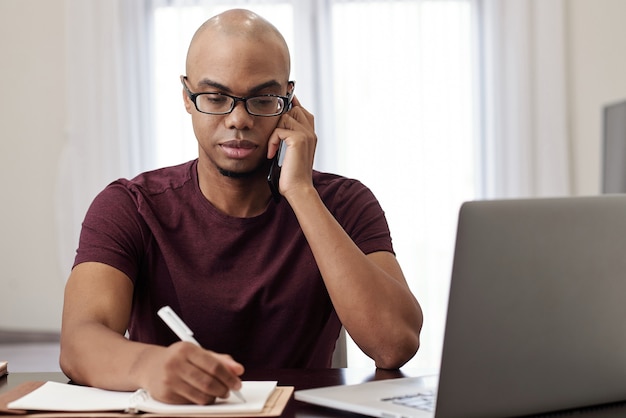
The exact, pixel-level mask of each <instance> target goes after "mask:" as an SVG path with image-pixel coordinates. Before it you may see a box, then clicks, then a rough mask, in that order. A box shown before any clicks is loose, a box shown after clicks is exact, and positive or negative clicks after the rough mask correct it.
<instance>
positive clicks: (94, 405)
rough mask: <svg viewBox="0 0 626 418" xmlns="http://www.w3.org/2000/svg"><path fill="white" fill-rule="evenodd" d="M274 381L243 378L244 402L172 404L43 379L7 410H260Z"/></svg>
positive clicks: (176, 412)
mask: <svg viewBox="0 0 626 418" xmlns="http://www.w3.org/2000/svg"><path fill="white" fill-rule="evenodd" d="M276 383H277V382H275V381H260V382H255V381H244V382H242V389H241V393H242V395H243V396H244V397H245V399H246V402H242V401H240V400H239V399H237V397H235V396H230V397H229V398H228V399H218V400H217V401H216V402H215V403H214V404H212V405H173V404H167V403H163V402H159V401H156V400H154V399H152V398H151V397H150V395H149V394H148V393H147V392H146V391H144V390H138V391H136V392H117V391H109V390H103V389H98V388H93V387H86V386H77V385H71V384H66V383H58V382H46V383H44V384H43V385H42V386H40V387H39V388H37V389H35V390H33V391H32V392H30V393H28V394H26V395H25V396H23V397H21V398H19V399H17V400H15V401H13V402H10V403H9V404H8V407H9V408H11V409H21V410H34V411H65V412H98V411H125V412H129V413H137V412H150V413H156V414H167V415H212V414H236V413H250V414H253V413H258V412H261V411H262V410H263V408H264V406H265V404H266V402H267V401H268V399H269V398H270V395H272V393H273V392H274V391H275V390H276V388H277V387H276Z"/></svg>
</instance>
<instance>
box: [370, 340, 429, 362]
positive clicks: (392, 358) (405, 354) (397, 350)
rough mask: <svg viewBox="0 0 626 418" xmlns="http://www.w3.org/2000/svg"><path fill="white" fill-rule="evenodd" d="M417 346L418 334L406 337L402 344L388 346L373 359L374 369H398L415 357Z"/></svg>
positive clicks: (418, 342) (418, 341)
mask: <svg viewBox="0 0 626 418" xmlns="http://www.w3.org/2000/svg"><path fill="white" fill-rule="evenodd" d="M419 346H420V340H419V333H417V334H415V335H413V336H411V337H407V338H405V339H404V341H403V342H402V343H400V344H394V345H393V346H389V347H387V348H386V349H385V350H383V351H382V352H381V353H380V354H379V355H377V356H376V357H375V358H374V362H375V364H376V367H377V368H379V369H389V370H395V369H399V368H400V367H402V366H404V365H405V364H406V363H407V362H408V361H409V360H411V359H412V358H413V357H414V356H415V354H416V353H417V350H418V349H419Z"/></svg>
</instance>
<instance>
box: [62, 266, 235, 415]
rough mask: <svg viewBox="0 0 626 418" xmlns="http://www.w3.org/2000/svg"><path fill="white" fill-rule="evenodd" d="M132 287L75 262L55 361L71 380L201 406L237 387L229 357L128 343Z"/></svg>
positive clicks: (104, 270)
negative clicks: (148, 393)
mask: <svg viewBox="0 0 626 418" xmlns="http://www.w3.org/2000/svg"><path fill="white" fill-rule="evenodd" d="M132 295H133V285H132V282H131V281H130V279H129V278H128V277H127V276H126V275H125V274H124V273H122V272H121V271H119V270H117V269H115V268H113V267H110V266H108V265H105V264H101V263H83V264H79V265H78V266H76V267H75V268H74V269H73V270H72V273H71V275H70V278H69V279H68V282H67V285H66V289H65V301H64V306H63V323H62V330H61V356H60V364H61V368H62V370H63V371H64V373H65V374H66V375H67V376H68V377H69V378H70V379H72V380H74V381H75V382H77V383H81V384H86V385H90V386H95V387H100V388H104V389H111V390H128V391H131V390H135V389H138V388H144V389H147V390H148V391H149V392H150V393H151V395H152V396H154V397H155V398H156V399H159V400H162V401H165V402H170V403H190V402H192V403H198V404H206V403H211V402H213V401H214V400H215V397H216V396H227V394H228V391H229V390H230V389H239V388H240V385H241V382H240V380H239V378H238V376H239V375H241V374H242V373H243V367H242V366H241V365H240V364H239V363H236V362H235V361H233V360H232V359H231V358H230V357H229V356H226V355H222V354H217V353H213V352H210V351H208V350H204V349H202V348H200V347H196V346H195V345H193V344H190V343H182V342H180V343H176V344H172V345H171V346H170V347H160V346H156V345H150V344H143V343H138V342H133V341H129V340H127V339H126V338H125V337H124V333H125V332H126V327H127V325H128V321H129V318H130V309H131V303H132Z"/></svg>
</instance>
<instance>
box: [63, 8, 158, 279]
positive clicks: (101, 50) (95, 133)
mask: <svg viewBox="0 0 626 418" xmlns="http://www.w3.org/2000/svg"><path fill="white" fill-rule="evenodd" d="M150 7H151V6H150V2H149V1H147V0H133V1H127V0H106V1H102V0H66V11H67V16H66V17H67V19H66V22H67V27H66V36H67V38H66V53H67V73H66V74H67V86H68V90H67V103H66V106H67V109H68V112H67V114H68V120H67V138H66V143H65V147H64V149H63V155H62V156H61V159H60V161H61V162H60V164H59V172H60V175H59V183H58V186H57V193H56V196H57V202H56V208H57V227H58V231H59V257H60V265H61V266H62V268H63V269H64V271H63V274H64V275H66V276H67V275H68V274H69V269H70V267H71V264H72V262H73V259H74V251H75V249H76V246H77V243H78V235H79V232H80V226H81V225H80V223H81V221H82V218H83V217H84V214H85V212H86V210H87V207H88V205H89V203H90V202H91V200H92V199H93V198H94V196H95V195H96V194H97V193H98V192H99V191H100V190H101V189H102V188H103V187H104V186H105V185H106V184H108V183H109V182H111V181H112V180H115V179H117V178H119V177H132V176H134V175H135V174H137V173H138V172H140V171H142V170H145V169H147V168H149V167H151V165H152V164H153V152H152V149H153V147H152V146H151V145H150V144H149V143H148V142H147V141H149V140H150V138H151V137H152V129H153V128H152V126H153V123H152V120H151V114H152V111H151V106H152V103H153V100H152V98H151V96H152V94H151V87H150V86H151V77H152V71H151V57H150V55H151V49H150V46H151V42H150V39H149V36H150V31H149V25H150V22H151V19H149V18H148V16H149V13H150ZM61 105H62V104H61Z"/></svg>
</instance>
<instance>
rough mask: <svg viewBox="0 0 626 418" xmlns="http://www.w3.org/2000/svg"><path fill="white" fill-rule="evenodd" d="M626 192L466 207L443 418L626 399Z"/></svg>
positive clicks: (448, 334)
mask: <svg viewBox="0 0 626 418" xmlns="http://www.w3.org/2000/svg"><path fill="white" fill-rule="evenodd" d="M625 295H626V196H623V195H604V196H594V197H573V198H554V199H526V200H524V199H522V200H500V201H479V202H469V203H465V204H464V205H463V206H462V208H461V211H460V215H459V225H458V231H457V242H456V248H455V257H454V265H453V272H452V281H451V287H450V297H449V305H448V316H447V320H446V331H445V337H444V348H443V353H442V364H441V370H440V380H439V389H438V399H437V408H436V416H437V417H445V418H450V417H464V418H468V417H497V416H512V415H525V414H533V413H540V412H548V411H556V410H562V409H570V408H577V407H582V406H588V405H594V404H602V403H608V402H615V401H621V400H624V399H626V325H625V323H626V303H625V301H624V298H625Z"/></svg>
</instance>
